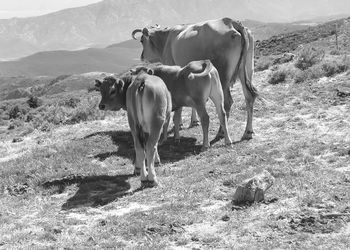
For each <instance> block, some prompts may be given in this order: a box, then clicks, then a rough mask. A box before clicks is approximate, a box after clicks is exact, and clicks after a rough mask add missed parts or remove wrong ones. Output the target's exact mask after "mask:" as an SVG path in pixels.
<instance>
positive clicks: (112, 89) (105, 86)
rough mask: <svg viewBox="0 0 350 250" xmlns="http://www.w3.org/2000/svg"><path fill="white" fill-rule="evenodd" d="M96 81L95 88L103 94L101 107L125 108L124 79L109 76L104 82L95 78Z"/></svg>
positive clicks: (107, 108) (108, 108)
mask: <svg viewBox="0 0 350 250" xmlns="http://www.w3.org/2000/svg"><path fill="white" fill-rule="evenodd" d="M95 82H96V83H95V88H96V90H98V91H100V92H101V96H102V98H101V101H100V104H99V105H98V107H99V109H101V110H113V111H118V110H120V109H121V108H124V109H125V91H124V81H123V80H122V79H119V78H117V79H116V78H114V77H112V76H108V77H106V78H104V79H103V81H102V82H101V81H100V80H95Z"/></svg>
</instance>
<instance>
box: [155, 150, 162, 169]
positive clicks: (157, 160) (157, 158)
mask: <svg viewBox="0 0 350 250" xmlns="http://www.w3.org/2000/svg"><path fill="white" fill-rule="evenodd" d="M154 164H155V165H158V166H159V165H161V162H160V157H159V154H158V147H156V151H155V152H154Z"/></svg>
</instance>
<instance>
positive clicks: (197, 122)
mask: <svg viewBox="0 0 350 250" xmlns="http://www.w3.org/2000/svg"><path fill="white" fill-rule="evenodd" d="M197 126H199V121H191V123H190V126H189V127H188V128H194V127H197Z"/></svg>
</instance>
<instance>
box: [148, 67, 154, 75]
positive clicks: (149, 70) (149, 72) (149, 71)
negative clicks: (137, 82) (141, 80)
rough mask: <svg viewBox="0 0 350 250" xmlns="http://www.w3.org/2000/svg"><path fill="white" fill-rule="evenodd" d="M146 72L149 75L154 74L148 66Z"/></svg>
mask: <svg viewBox="0 0 350 250" xmlns="http://www.w3.org/2000/svg"><path fill="white" fill-rule="evenodd" d="M146 72H147V74H149V75H154V71H153V69H150V68H148V69H147V70H146Z"/></svg>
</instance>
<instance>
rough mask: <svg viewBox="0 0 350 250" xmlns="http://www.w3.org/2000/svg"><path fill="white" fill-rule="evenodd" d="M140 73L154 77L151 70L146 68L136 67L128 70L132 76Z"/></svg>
mask: <svg viewBox="0 0 350 250" xmlns="http://www.w3.org/2000/svg"><path fill="white" fill-rule="evenodd" d="M141 72H145V73H147V74H149V75H154V71H153V69H151V68H150V67H147V66H137V67H135V68H133V69H130V73H131V74H133V75H138V74H140V73H141Z"/></svg>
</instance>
